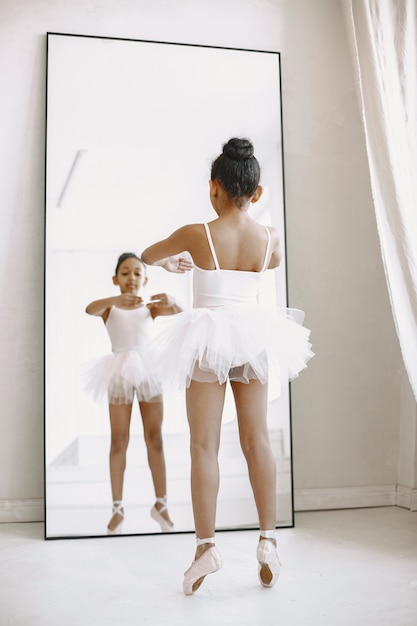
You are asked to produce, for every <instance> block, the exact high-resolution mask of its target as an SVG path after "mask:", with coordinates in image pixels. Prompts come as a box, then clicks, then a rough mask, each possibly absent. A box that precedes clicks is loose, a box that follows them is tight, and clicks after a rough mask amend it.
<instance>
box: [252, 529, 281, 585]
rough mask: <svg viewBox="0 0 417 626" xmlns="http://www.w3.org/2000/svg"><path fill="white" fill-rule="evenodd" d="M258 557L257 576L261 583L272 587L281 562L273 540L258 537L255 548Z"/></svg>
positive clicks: (278, 573) (277, 575) (279, 570)
mask: <svg viewBox="0 0 417 626" xmlns="http://www.w3.org/2000/svg"><path fill="white" fill-rule="evenodd" d="M256 556H257V558H258V563H259V567H258V576H259V581H260V583H261V585H263V586H264V587H273V586H274V585H275V583H276V582H277V580H278V577H279V575H280V572H281V563H280V560H279V558H278V553H277V548H276V545H275V541H271V540H270V539H262V537H261V539H260V541H259V543H258V547H257V550H256Z"/></svg>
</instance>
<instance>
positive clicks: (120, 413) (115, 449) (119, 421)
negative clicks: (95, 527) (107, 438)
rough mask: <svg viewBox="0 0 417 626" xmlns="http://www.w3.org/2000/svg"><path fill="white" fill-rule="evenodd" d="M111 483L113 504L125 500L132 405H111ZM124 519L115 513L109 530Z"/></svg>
mask: <svg viewBox="0 0 417 626" xmlns="http://www.w3.org/2000/svg"><path fill="white" fill-rule="evenodd" d="M109 414H110V427H111V444H110V482H111V490H112V496H113V502H115V501H117V500H123V479H124V473H125V469H126V451H127V446H128V444H129V430H130V417H131V414H132V405H131V404H110V405H109ZM122 519H123V517H122V516H121V515H120V514H119V513H115V514H114V515H113V516H112V518H111V520H110V522H109V524H108V526H107V528H108V529H109V530H114V529H115V528H116V527H117V526H118V525H119V524H120V522H121V521H122Z"/></svg>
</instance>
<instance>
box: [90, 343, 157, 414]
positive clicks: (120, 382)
mask: <svg viewBox="0 0 417 626" xmlns="http://www.w3.org/2000/svg"><path fill="white" fill-rule="evenodd" d="M83 377H84V383H85V391H86V392H87V393H89V394H90V395H91V396H92V397H93V399H94V400H95V401H96V402H103V401H104V400H106V402H111V403H112V404H130V403H131V402H132V401H133V398H134V395H135V392H136V395H137V398H138V400H139V401H145V402H151V401H156V400H160V399H161V397H160V394H161V391H162V389H161V384H160V382H159V381H160V378H159V376H158V375H157V374H156V367H155V364H153V363H152V356H151V354H150V353H149V352H148V350H146V349H144V348H141V349H140V351H139V350H127V351H122V352H114V353H113V354H109V355H108V356H105V357H101V358H98V359H94V360H93V361H90V362H89V363H88V364H87V366H86V369H85V372H84V376H83Z"/></svg>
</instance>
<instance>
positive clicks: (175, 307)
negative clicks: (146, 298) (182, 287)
mask: <svg viewBox="0 0 417 626" xmlns="http://www.w3.org/2000/svg"><path fill="white" fill-rule="evenodd" d="M153 301H155V302H153ZM147 306H148V309H149V311H150V313H151V315H152V318H153V319H155V317H158V315H175V314H176V313H181V311H182V308H181V307H180V305H179V304H178V303H177V302H176V301H175V299H174V298H173V297H172V296H170V295H169V294H168V293H157V294H155V295H153V296H151V300H150V302H148V304H147Z"/></svg>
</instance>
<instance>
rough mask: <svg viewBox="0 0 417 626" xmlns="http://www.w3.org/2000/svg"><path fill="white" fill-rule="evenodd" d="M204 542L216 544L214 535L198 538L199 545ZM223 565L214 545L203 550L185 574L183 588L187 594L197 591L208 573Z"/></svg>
mask: <svg viewBox="0 0 417 626" xmlns="http://www.w3.org/2000/svg"><path fill="white" fill-rule="evenodd" d="M203 543H213V544H214V537H210V538H209V539H197V545H202V544H203ZM222 565H223V562H222V559H221V556H220V554H219V553H218V551H217V548H216V547H215V546H214V545H213V546H211V548H208V549H207V550H206V551H205V552H203V554H202V555H201V556H200V557H198V559H195V560H194V561H193V562H192V564H191V565H190V567H189V568H188V569H187V571H186V572H185V574H184V582H183V590H184V593H185V595H186V596H191V595H192V594H193V593H194V591H197V589H198V588H199V587H200V585H201V583H202V582H203V580H204V578H205V577H206V576H207V575H208V574H213V573H214V572H217V570H219V569H220V568H221V567H222Z"/></svg>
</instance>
